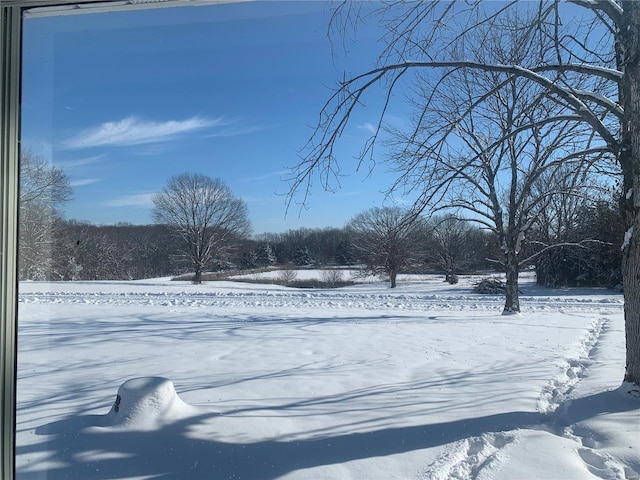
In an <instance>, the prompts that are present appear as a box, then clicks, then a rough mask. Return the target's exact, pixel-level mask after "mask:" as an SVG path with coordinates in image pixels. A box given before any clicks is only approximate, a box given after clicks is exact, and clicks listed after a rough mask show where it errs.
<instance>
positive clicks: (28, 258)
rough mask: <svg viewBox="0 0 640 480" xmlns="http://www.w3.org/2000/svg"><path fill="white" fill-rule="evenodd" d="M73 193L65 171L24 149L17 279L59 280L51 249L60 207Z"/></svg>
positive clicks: (21, 166) (59, 223)
mask: <svg viewBox="0 0 640 480" xmlns="http://www.w3.org/2000/svg"><path fill="white" fill-rule="evenodd" d="M71 196H72V190H71V186H70V183H69V178H68V177H67V175H66V174H65V172H64V171H63V170H62V169H61V168H58V167H56V166H54V165H52V164H51V163H49V162H47V161H46V160H44V159H43V158H42V157H39V156H38V155H36V154H34V153H33V152H32V151H31V150H28V149H25V150H23V151H22V152H21V155H20V197H19V201H20V225H19V236H20V244H19V245H20V246H19V271H20V278H23V279H30V280H50V279H55V280H58V279H59V278H60V275H59V272H56V271H55V270H56V268H55V264H54V258H55V256H54V255H53V253H52V249H53V248H54V245H55V243H56V240H57V239H58V238H59V236H60V235H61V230H62V224H61V217H62V215H61V213H60V206H61V205H62V204H64V203H65V202H67V201H69V200H70V199H71Z"/></svg>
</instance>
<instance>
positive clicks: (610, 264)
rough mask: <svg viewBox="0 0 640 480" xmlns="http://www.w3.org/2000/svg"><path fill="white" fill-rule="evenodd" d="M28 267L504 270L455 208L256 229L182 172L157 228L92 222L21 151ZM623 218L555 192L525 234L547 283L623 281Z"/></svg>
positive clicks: (70, 271) (172, 183) (87, 270)
mask: <svg viewBox="0 0 640 480" xmlns="http://www.w3.org/2000/svg"><path fill="white" fill-rule="evenodd" d="M21 165H22V170H21V195H20V230H19V234H20V244H19V253H20V258H19V269H20V278H21V279H23V280H134V279H142V278H154V277H161V276H175V275H183V274H186V273H189V272H194V277H193V278H194V281H196V282H199V281H200V280H201V275H202V273H203V272H207V271H208V272H218V271H225V270H238V269H257V268H264V267H271V266H287V267H291V266H295V267H311V266H320V267H324V266H336V265H337V266H351V265H358V266H359V267H361V268H363V269H364V270H365V271H366V272H367V273H369V274H373V275H377V276H380V277H382V278H386V279H388V280H389V281H390V284H391V287H395V286H396V278H397V275H398V274H399V273H403V272H439V273H441V274H442V275H443V280H446V281H448V282H450V283H452V284H454V283H456V282H457V279H458V275H459V274H463V273H470V272H477V271H482V270H487V269H492V268H495V267H496V264H497V260H496V259H500V258H501V255H503V248H501V245H500V238H501V237H500V235H497V234H496V232H495V230H492V229H487V228H482V226H481V223H480V224H479V223H478V222H473V221H468V220H462V219H459V218H457V217H455V216H454V215H442V216H432V217H430V218H428V219H427V218H422V217H416V216H414V215H412V213H411V211H410V210H403V209H401V208H398V207H385V208H372V209H370V210H367V211H364V212H361V213H359V214H357V215H355V216H354V217H353V218H352V219H351V221H350V222H348V223H347V225H346V226H344V227H342V228H324V229H320V228H315V229H314V228H299V229H295V230H289V231H287V232H283V233H263V234H260V235H255V236H253V237H250V236H249V231H250V223H249V220H248V216H247V209H246V206H245V205H244V203H243V202H242V200H240V199H238V198H236V197H234V196H233V195H232V193H231V191H230V190H229V188H228V187H227V186H226V185H225V184H224V182H222V181H221V180H220V179H211V178H209V177H206V176H203V175H200V174H182V175H178V176H176V177H173V178H171V179H170V180H169V182H168V183H167V186H166V187H165V188H164V189H163V190H162V191H161V192H160V193H159V194H158V195H156V197H155V199H154V203H155V210H154V218H155V220H156V222H157V223H156V224H154V225H131V224H127V223H120V224H116V225H92V224H90V223H84V222H78V221H74V220H65V219H63V217H62V215H61V213H60V207H61V205H62V204H64V202H66V201H68V200H69V199H70V198H71V189H70V187H69V181H68V179H67V177H66V175H65V174H64V172H63V171H62V170H60V169H58V168H56V167H54V166H51V165H50V164H48V163H46V162H44V161H43V160H42V159H40V158H39V157H37V156H35V155H33V154H32V153H31V152H29V151H26V152H23V154H22V164H21ZM622 225H623V223H622V220H621V216H620V212H619V208H618V202H616V201H614V199H610V200H606V197H605V196H604V195H600V196H598V195H594V198H591V199H587V198H585V197H583V196H576V195H575V194H574V193H572V192H570V193H567V194H566V195H565V194H556V195H553V196H552V198H551V200H550V201H548V202H547V206H546V208H545V209H544V210H542V211H541V212H539V214H538V215H537V216H536V217H535V219H534V221H532V222H531V226H530V227H529V229H528V231H529V234H528V235H527V237H526V238H520V239H519V240H518V241H519V242H520V243H522V245H523V247H522V248H523V250H524V251H525V253H524V254H523V257H526V258H529V259H530V263H529V264H523V265H521V267H525V266H533V267H535V269H536V273H537V279H538V282H539V283H541V284H544V285H548V286H574V285H583V286H587V285H588V286H606V287H613V286H617V285H619V284H620V282H621V257H622V249H621V246H622V244H623V241H624V232H623V231H622V230H623V227H622Z"/></svg>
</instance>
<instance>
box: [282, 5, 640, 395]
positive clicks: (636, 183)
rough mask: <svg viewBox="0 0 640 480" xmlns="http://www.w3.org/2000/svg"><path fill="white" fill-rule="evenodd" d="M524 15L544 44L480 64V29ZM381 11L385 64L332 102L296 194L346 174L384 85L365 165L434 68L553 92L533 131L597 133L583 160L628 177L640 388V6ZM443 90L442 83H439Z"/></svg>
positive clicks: (350, 12) (633, 344)
mask: <svg viewBox="0 0 640 480" xmlns="http://www.w3.org/2000/svg"><path fill="white" fill-rule="evenodd" d="M360 8H362V7H361V4H355V3H352V2H344V3H343V4H341V6H339V7H338V9H337V10H336V12H335V14H334V20H333V25H336V26H338V27H339V28H342V27H341V26H344V25H349V24H353V23H355V24H357V23H358V17H359V15H360ZM522 9H528V10H529V11H533V15H531V16H530V17H529V18H530V21H529V22H528V23H526V24H521V25H520V29H519V33H520V34H521V35H523V36H528V37H531V38H533V39H534V40H535V41H536V43H535V44H533V45H532V50H531V51H532V52H533V53H534V55H531V56H528V57H527V58H525V59H523V61H522V62H521V63H520V62H515V63H509V64H503V63H485V62H482V61H481V62H478V61H476V60H474V59H473V56H467V54H468V53H469V47H470V46H471V45H473V44H475V43H477V39H475V38H473V35H474V33H475V32H476V31H477V30H478V29H485V30H486V28H487V26H488V27H489V31H493V32H500V31H504V30H503V28H504V27H505V25H506V26H507V28H509V27H508V22H507V21H506V19H508V18H510V17H511V18H513V17H514V16H519V15H520V12H521V10H522ZM377 13H378V14H379V16H380V21H381V23H382V25H383V26H384V27H385V28H386V32H387V35H386V38H384V39H383V40H384V43H382V44H383V45H386V47H385V48H384V49H383V51H382V52H381V54H380V56H379V64H378V66H376V67H375V68H372V69H371V70H369V71H367V72H363V73H361V74H358V75H355V76H351V77H349V76H346V77H345V80H343V81H342V82H341V83H340V84H339V85H338V88H337V89H336V92H335V94H334V95H333V96H331V97H330V99H329V100H328V102H327V103H326V104H325V106H324V108H323V109H322V112H321V115H320V121H319V124H318V127H317V129H316V133H315V135H314V136H313V138H312V139H311V142H310V144H309V145H310V149H309V150H308V154H307V155H306V156H305V157H304V158H303V161H302V162H301V163H300V164H299V165H298V168H297V170H296V171H295V172H294V175H293V177H292V192H297V191H299V190H303V191H305V190H306V189H307V188H308V187H309V185H310V184H311V182H310V177H311V176H313V175H315V174H316V173H317V172H320V174H321V175H322V176H323V182H324V184H325V185H326V184H328V183H330V181H331V178H332V176H334V175H337V174H338V170H337V169H336V168H335V166H336V161H337V159H336V157H335V150H334V147H335V145H336V142H337V140H338V139H339V137H340V135H341V134H342V133H343V132H344V130H345V128H346V126H347V125H348V124H349V120H350V118H351V115H352V113H353V112H354V110H355V109H357V108H358V106H359V105H361V101H362V99H363V97H364V96H365V94H366V93H367V92H368V91H369V90H371V89H372V88H373V87H379V86H381V87H382V88H383V89H384V91H385V92H386V98H385V102H384V104H383V107H382V110H381V112H380V117H379V121H378V128H377V129H376V132H375V133H374V134H373V136H372V137H371V138H370V139H369V141H368V142H366V144H365V147H364V149H363V152H362V156H361V159H363V160H364V159H365V158H367V157H368V156H373V152H374V150H373V149H374V147H375V145H376V144H377V140H378V136H379V135H380V133H381V132H382V131H383V125H384V120H385V116H386V114H387V112H388V108H389V105H390V102H391V101H392V100H393V99H394V96H395V95H396V93H397V91H398V89H399V88H400V85H402V83H403V81H404V80H405V79H411V77H413V76H414V74H415V72H427V71H428V72H429V74H430V75H434V76H435V78H436V79H444V78H446V77H447V76H448V75H450V74H451V73H452V72H453V71H460V70H465V71H473V72H489V73H494V74H502V75H504V76H505V77H506V78H507V79H508V80H509V81H524V82H527V83H528V84H532V85H536V86H537V87H539V88H542V89H544V91H545V94H546V97H545V98H550V99H552V100H553V101H554V102H555V103H556V105H557V106H558V107H561V110H560V111H558V112H554V114H553V115H552V116H551V117H549V118H544V117H537V116H535V117H531V120H530V122H531V125H530V128H531V129H534V128H535V124H536V123H539V122H542V123H543V124H547V123H549V124H551V123H552V122H556V121H560V122H573V123H575V124H576V125H580V127H578V128H582V127H587V128H588V129H590V131H591V138H590V141H588V142H586V143H584V144H583V145H582V147H581V149H580V151H576V152H575V155H576V156H579V155H586V154H588V155H598V154H610V155H612V156H613V157H615V160H616V161H617V163H618V165H619V166H620V168H621V171H622V182H621V185H622V192H621V194H622V195H621V198H622V201H621V207H622V211H623V215H624V221H625V228H626V231H627V234H626V239H627V241H626V242H625V244H624V245H623V248H624V259H623V285H624V295H625V325H626V327H625V333H626V347H627V354H626V355H627V356H626V372H625V381H628V382H632V383H634V384H636V385H640V282H638V281H637V279H638V278H640V237H639V236H638V235H637V232H638V231H640V230H639V229H640V2H637V1H635V0H572V1H567V2H565V1H561V0H551V1H540V2H536V3H533V2H516V1H508V2H504V3H498V2H487V1H482V0H478V1H475V2H461V1H460V2H458V1H451V2H450V1H432V2H422V1H417V2H390V3H386V4H384V6H382V7H381V8H380V9H379V10H378V12H377ZM345 28H346V27H345ZM435 86H436V89H437V88H438V86H439V83H438V81H437V80H436V81H435ZM487 93H491V92H487ZM426 107H428V105H427V106H426ZM475 107H476V105H475V104H474V105H472V109H471V111H472V110H474V109H475ZM471 111H469V110H468V111H467V112H466V113H465V112H463V114H471ZM558 114H560V118H558ZM454 127H455V126H454V125H451V128H454ZM443 132H444V133H446V132H447V130H446V129H445V130H444V131H443ZM510 138H511V137H510V135H509V136H507V137H504V138H497V139H495V141H493V142H491V143H488V144H487V145H486V146H485V147H483V148H482V151H483V152H484V151H487V152H489V151H490V150H491V148H495V146H497V145H498V144H497V143H496V142H498V141H500V143H508V141H509V139H510ZM437 142H438V138H435V139H432V144H434V145H435V144H436V143H437ZM634 230H635V231H636V234H634Z"/></svg>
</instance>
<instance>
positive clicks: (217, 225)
mask: <svg viewBox="0 0 640 480" xmlns="http://www.w3.org/2000/svg"><path fill="white" fill-rule="evenodd" d="M153 204H154V210H153V218H154V220H155V221H156V222H157V223H160V224H164V225H168V226H169V227H170V228H171V229H172V230H173V231H174V232H175V233H176V234H177V235H178V236H179V237H180V238H181V239H182V240H183V246H184V249H183V250H182V255H183V257H184V258H185V259H186V260H187V261H188V262H189V263H190V264H191V266H192V268H193V269H194V271H195V276H194V283H201V282H202V271H203V270H204V269H205V267H206V266H207V264H208V263H209V262H210V261H211V260H213V259H221V258H222V257H224V256H225V255H227V254H229V253H230V251H231V250H232V249H233V248H234V247H235V246H236V244H237V243H238V241H239V240H240V239H242V238H244V237H246V236H248V235H249V232H250V229H251V225H250V222H249V218H248V214H247V207H246V205H245V203H244V201H243V200H242V199H240V198H236V197H234V196H233V194H232V192H231V189H230V188H229V187H228V186H227V185H226V184H225V183H224V182H223V181H222V180H220V179H218V178H216V179H212V178H210V177H207V176H205V175H201V174H193V173H183V174H181V175H177V176H174V177H171V178H170V179H169V181H168V182H167V185H166V186H165V187H164V188H163V189H162V191H161V192H160V193H157V194H156V195H155V196H154V197H153Z"/></svg>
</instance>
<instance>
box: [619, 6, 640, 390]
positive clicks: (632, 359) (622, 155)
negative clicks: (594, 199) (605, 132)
mask: <svg viewBox="0 0 640 480" xmlns="http://www.w3.org/2000/svg"><path fill="white" fill-rule="evenodd" d="M623 7H624V15H623V18H622V20H621V25H620V28H619V33H618V35H617V38H616V47H617V51H616V54H617V60H618V68H619V69H620V70H622V71H623V73H624V74H623V76H622V79H621V81H620V103H621V105H622V107H623V108H624V118H623V121H622V125H621V127H622V128H621V138H620V144H621V146H620V151H619V153H618V155H619V161H620V166H621V167H622V172H623V180H624V181H623V186H624V187H623V188H624V191H623V192H622V193H623V196H622V200H621V206H622V214H623V216H624V222H625V227H626V229H627V230H626V234H625V244H624V246H623V250H624V252H623V260H622V284H623V287H624V317H625V336H626V347H627V358H626V371H625V377H624V379H625V381H627V382H632V383H635V384H636V385H640V241H639V240H640V238H639V236H640V2H636V1H626V2H623Z"/></svg>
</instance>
